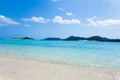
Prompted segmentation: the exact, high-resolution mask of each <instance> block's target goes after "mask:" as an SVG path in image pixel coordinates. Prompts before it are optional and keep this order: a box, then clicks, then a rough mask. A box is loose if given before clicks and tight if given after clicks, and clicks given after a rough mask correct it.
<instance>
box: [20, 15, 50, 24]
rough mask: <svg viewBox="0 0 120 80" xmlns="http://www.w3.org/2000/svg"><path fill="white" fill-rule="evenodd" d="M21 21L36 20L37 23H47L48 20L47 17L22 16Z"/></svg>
mask: <svg viewBox="0 0 120 80" xmlns="http://www.w3.org/2000/svg"><path fill="white" fill-rule="evenodd" d="M22 20H23V21H27V22H28V21H30V22H38V23H47V22H49V19H45V18H43V17H35V16H34V17H31V18H23V19H22Z"/></svg>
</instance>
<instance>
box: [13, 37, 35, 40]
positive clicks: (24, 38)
mask: <svg viewBox="0 0 120 80" xmlns="http://www.w3.org/2000/svg"><path fill="white" fill-rule="evenodd" d="M12 40H34V38H30V37H23V38H12Z"/></svg>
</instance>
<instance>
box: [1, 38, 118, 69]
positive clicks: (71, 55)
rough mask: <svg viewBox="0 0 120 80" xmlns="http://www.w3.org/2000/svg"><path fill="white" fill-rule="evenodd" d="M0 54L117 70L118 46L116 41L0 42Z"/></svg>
mask: <svg viewBox="0 0 120 80" xmlns="http://www.w3.org/2000/svg"><path fill="white" fill-rule="evenodd" d="M0 55H8V56H17V57H24V58H30V59H37V60H46V61H52V62H61V63H67V64H77V65H83V66H84V65H85V66H94V67H109V68H120V43H117V42H115V43H112V42H90V41H42V40H0Z"/></svg>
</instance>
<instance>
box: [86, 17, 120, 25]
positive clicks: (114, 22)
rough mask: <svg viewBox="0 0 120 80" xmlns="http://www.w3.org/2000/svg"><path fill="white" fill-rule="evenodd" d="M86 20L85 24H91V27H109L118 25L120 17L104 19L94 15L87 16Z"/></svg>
mask: <svg viewBox="0 0 120 80" xmlns="http://www.w3.org/2000/svg"><path fill="white" fill-rule="evenodd" d="M87 21H88V22H89V23H88V24H87V26H93V27H109V26H113V25H114V26H118V25H119V26H120V19H104V20H102V19H101V18H97V17H96V16H94V17H91V18H87Z"/></svg>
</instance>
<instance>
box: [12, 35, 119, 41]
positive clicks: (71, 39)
mask: <svg viewBox="0 0 120 80" xmlns="http://www.w3.org/2000/svg"><path fill="white" fill-rule="evenodd" d="M12 40H35V39H34V38H30V37H23V38H12ZM41 40H49V41H80V40H86V41H98V42H120V39H109V38H106V37H101V36H91V37H87V38H86V37H78V36H70V37H68V38H65V39H61V38H58V37H48V38H45V39H41Z"/></svg>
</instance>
